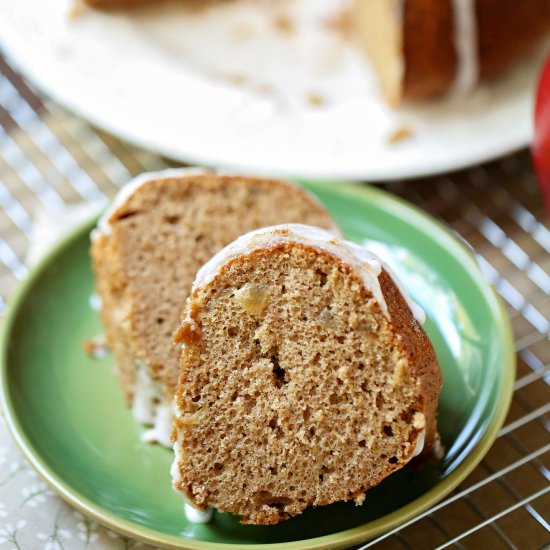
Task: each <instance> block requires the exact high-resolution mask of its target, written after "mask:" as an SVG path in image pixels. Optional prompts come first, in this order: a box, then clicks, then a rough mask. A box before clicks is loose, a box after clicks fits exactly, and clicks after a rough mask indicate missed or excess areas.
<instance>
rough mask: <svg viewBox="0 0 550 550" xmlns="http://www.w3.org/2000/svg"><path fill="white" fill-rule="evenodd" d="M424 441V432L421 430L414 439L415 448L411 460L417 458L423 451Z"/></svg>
mask: <svg viewBox="0 0 550 550" xmlns="http://www.w3.org/2000/svg"><path fill="white" fill-rule="evenodd" d="M425 441H426V430H422V431H421V432H420V434H419V435H418V438H417V439H416V446H415V448H414V453H413V455H412V458H414V457H415V456H418V455H419V454H420V453H421V452H422V451H423V450H424V442H425Z"/></svg>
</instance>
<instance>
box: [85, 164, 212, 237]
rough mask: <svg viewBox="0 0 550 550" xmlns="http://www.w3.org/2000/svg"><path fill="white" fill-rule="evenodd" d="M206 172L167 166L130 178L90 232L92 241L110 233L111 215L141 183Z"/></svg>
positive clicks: (200, 169) (199, 169) (197, 169)
mask: <svg viewBox="0 0 550 550" xmlns="http://www.w3.org/2000/svg"><path fill="white" fill-rule="evenodd" d="M207 173H208V172H207V171H206V170H204V169H202V168H194V167H193V168H167V169H166V170H161V171H159V172H144V173H143V174H140V175H139V176H137V177H135V178H134V179H133V180H130V181H129V182H128V183H127V184H126V185H125V186H124V187H122V188H121V189H120V191H119V192H118V193H117V195H116V197H115V198H114V200H113V202H112V203H111V205H110V206H109V208H107V210H106V211H105V212H104V213H103V215H102V216H101V218H99V221H98V222H97V227H96V229H94V230H93V231H92V233H91V239H92V241H93V240H95V239H97V237H98V236H99V235H106V236H108V235H111V234H112V227H111V224H110V223H109V220H110V218H111V216H112V215H113V214H114V213H115V212H116V211H117V210H118V209H119V208H120V207H121V206H122V205H123V204H124V203H125V202H126V201H127V200H128V199H129V198H130V197H131V196H132V195H133V194H134V193H135V192H136V190H137V189H139V188H140V187H141V186H142V185H145V184H146V183H148V182H150V181H153V180H165V179H170V178H179V177H182V176H199V175H202V174H207Z"/></svg>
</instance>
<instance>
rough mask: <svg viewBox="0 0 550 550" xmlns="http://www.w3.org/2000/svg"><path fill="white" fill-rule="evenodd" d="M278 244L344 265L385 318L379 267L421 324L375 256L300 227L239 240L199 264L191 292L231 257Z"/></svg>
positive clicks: (417, 312) (419, 312) (410, 303)
mask: <svg viewBox="0 0 550 550" xmlns="http://www.w3.org/2000/svg"><path fill="white" fill-rule="evenodd" d="M279 243H297V244H304V245H307V246H311V247H314V248H319V249H321V250H323V251H325V252H328V253H329V254H331V255H332V256H335V257H336V258H338V259H339V260H341V261H343V262H345V263H347V264H348V265H349V266H351V267H352V268H353V269H355V270H356V271H357V273H358V274H359V275H360V276H361V279H362V281H363V283H364V285H365V287H366V288H367V289H369V290H370V291H371V292H372V294H373V296H374V298H375V300H376V301H377V302H378V304H379V305H380V308H381V309H382V312H383V313H384V315H385V316H386V317H387V318H389V312H388V306H387V304H386V300H385V299H384V295H383V294H382V289H381V287H380V282H379V281H378V276H379V275H380V273H381V271H382V267H383V268H384V270H385V271H386V272H387V273H388V275H389V276H390V277H391V278H392V280H393V281H394V283H395V285H396V286H397V288H398V289H399V291H400V292H401V294H402V295H403V298H404V299H405V301H406V302H407V304H408V306H409V308H410V310H411V312H412V314H413V316H414V317H415V318H416V320H417V321H418V322H419V323H424V321H425V319H426V317H425V314H424V311H423V310H422V308H421V307H420V306H419V305H418V304H416V303H415V302H414V301H413V300H412V298H411V297H410V296H409V294H408V292H407V291H406V290H405V288H404V287H403V285H402V284H401V282H400V281H399V279H398V278H397V276H396V275H395V274H394V273H393V271H392V270H391V269H390V268H389V266H387V265H386V264H385V263H384V262H383V261H382V260H381V259H380V258H379V257H378V256H376V255H375V254H373V253H372V252H370V251H369V250H367V249H366V248H364V247H362V246H359V245H358V244H355V243H352V242H349V241H344V240H342V239H339V238H338V237H335V236H334V235H333V234H332V233H329V232H328V231H325V230H323V229H319V228H317V227H312V226H309V225H302V224H284V225H277V226H272V227H264V228H262V229H257V230H255V231H251V232H250V233H247V234H246V235H243V236H241V237H239V238H238V239H237V240H236V241H234V242H233V243H231V244H230V245H228V246H226V247H225V248H224V249H222V250H221V251H220V252H218V253H217V254H216V255H215V256H213V257H212V258H211V259H210V260H209V261H208V262H207V263H206V264H205V265H203V267H202V268H201V269H200V270H199V272H198V273H197V276H196V278H195V282H194V283H193V291H194V290H195V289H197V288H198V287H200V286H204V285H206V284H208V283H210V282H211V281H212V280H213V279H214V278H215V277H216V275H217V274H218V273H219V272H220V270H221V269H222V267H223V266H224V265H225V264H226V263H228V262H230V261H231V260H232V259H233V258H235V257H237V256H240V255H241V254H247V253H250V252H252V251H254V250H258V249H261V248H271V247H273V246H276V245H277V244H279Z"/></svg>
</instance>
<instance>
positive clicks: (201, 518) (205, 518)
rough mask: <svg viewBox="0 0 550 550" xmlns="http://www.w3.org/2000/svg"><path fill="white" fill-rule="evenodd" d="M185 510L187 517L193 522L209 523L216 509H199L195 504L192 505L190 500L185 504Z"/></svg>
mask: <svg viewBox="0 0 550 550" xmlns="http://www.w3.org/2000/svg"><path fill="white" fill-rule="evenodd" d="M183 511H184V512H185V517H186V518H187V519H188V520H189V521H191V522H193V523H208V522H209V521H210V520H211V519H212V515H213V514H214V510H213V509H212V508H208V509H207V510H199V509H198V508H195V507H194V506H191V504H189V503H188V502H185V503H184V504H183Z"/></svg>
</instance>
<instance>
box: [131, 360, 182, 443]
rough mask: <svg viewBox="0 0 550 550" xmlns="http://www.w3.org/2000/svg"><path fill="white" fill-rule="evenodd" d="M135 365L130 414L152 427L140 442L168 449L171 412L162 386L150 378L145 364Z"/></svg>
mask: <svg viewBox="0 0 550 550" xmlns="http://www.w3.org/2000/svg"><path fill="white" fill-rule="evenodd" d="M136 363H137V369H136V382H135V385H134V400H133V402H132V413H133V415H134V418H135V419H136V420H137V421H138V422H140V423H141V424H148V425H151V426H152V428H151V429H149V430H147V431H145V432H144V433H143V434H142V436H141V440H142V441H145V442H147V443H153V442H155V441H156V442H158V443H160V444H161V445H164V446H165V447H170V446H171V444H172V442H171V441H170V434H171V431H172V421H173V410H172V405H171V404H170V403H169V401H168V398H167V396H166V391H165V388H164V384H163V383H162V382H160V381H158V380H153V379H152V378H151V375H150V373H149V367H148V365H147V364H145V363H144V362H143V361H136Z"/></svg>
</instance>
